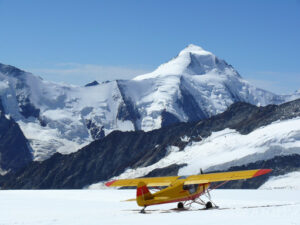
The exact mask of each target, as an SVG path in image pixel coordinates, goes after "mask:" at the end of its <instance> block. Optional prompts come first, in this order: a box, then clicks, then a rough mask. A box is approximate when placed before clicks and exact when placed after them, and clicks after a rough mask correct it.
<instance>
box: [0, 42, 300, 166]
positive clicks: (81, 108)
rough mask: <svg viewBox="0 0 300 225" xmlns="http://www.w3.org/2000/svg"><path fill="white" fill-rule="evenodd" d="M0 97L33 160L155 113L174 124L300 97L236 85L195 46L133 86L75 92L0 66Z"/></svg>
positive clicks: (147, 121)
mask: <svg viewBox="0 0 300 225" xmlns="http://www.w3.org/2000/svg"><path fill="white" fill-rule="evenodd" d="M0 95H1V99H2V102H3V105H4V108H5V111H6V114H9V115H11V116H12V117H13V118H14V119H15V120H16V121H17V122H18V124H19V125H20V127H21V129H22V131H23V132H24V134H25V136H26V137H27V138H28V139H29V141H30V144H31V147H32V149H33V155H34V159H35V160H44V159H46V158H48V157H50V156H51V155H52V154H54V153H55V152H56V151H58V152H60V153H70V152H74V151H76V150H78V149H79V148H81V147H82V146H84V145H86V144H88V143H90V142H91V141H92V140H93V139H95V138H96V139H97V138H99V137H101V135H102V133H103V135H107V134H109V133H110V132H112V131H113V130H123V131H130V130H136V129H138V130H144V131H150V130H153V129H157V128H160V127H161V124H162V120H163V118H162V112H163V111H166V112H168V113H171V114H172V115H173V116H175V117H176V118H177V119H178V121H190V120H199V119H203V118H207V117H210V116H212V115H215V114H217V113H221V112H223V111H225V110H226V109H227V107H228V106H229V105H231V104H232V103H234V102H236V101H243V102H248V103H251V104H254V105H262V106H263V105H267V104H280V103H283V102H285V101H287V100H293V99H296V98H299V97H300V92H295V93H294V94H293V95H289V96H279V95H276V94H273V93H270V92H268V91H265V90H262V89H259V88H256V87H254V86H253V85H251V84H249V83H248V82H247V81H245V80H243V79H242V78H241V76H240V75H239V74H238V72H237V71H236V70H235V69H234V68H233V67H232V66H231V65H229V64H227V63H226V62H225V61H224V60H221V59H219V58H217V57H216V56H215V55H213V54H212V53H210V52H208V51H205V50H203V49H202V48H201V47H199V46H195V45H189V46H188V47H186V48H185V49H184V50H182V51H181V52H180V53H179V55H178V56H177V57H175V58H173V59H172V60H170V61H169V62H167V63H165V64H162V65H161V66H159V67H158V68H157V69H156V70H155V71H153V72H152V73H149V74H145V75H140V76H137V77H135V78H134V79H132V80H122V81H111V82H105V83H101V84H99V85H95V86H89V87H78V86H73V85H65V84H57V83H53V82H49V81H44V80H42V79H41V78H40V77H37V76H34V75H33V74H30V73H27V72H24V71H21V70H18V69H16V68H14V67H11V66H6V65H3V64H0Z"/></svg>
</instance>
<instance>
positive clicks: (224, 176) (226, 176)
mask: <svg viewBox="0 0 300 225" xmlns="http://www.w3.org/2000/svg"><path fill="white" fill-rule="evenodd" d="M271 171H272V170H271V169H258V170H243V171H234V172H224V173H208V174H201V175H192V176H189V177H187V178H186V180H185V181H184V184H185V185H186V184H205V183H211V182H218V181H227V180H228V181H229V180H241V179H249V178H253V177H257V176H260V175H263V174H266V173H269V172H271Z"/></svg>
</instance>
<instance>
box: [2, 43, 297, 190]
mask: <svg viewBox="0 0 300 225" xmlns="http://www.w3.org/2000/svg"><path fill="white" fill-rule="evenodd" d="M299 98H300V92H299V91H298V92H295V93H294V94H291V95H277V94H273V93H271V92H268V91H266V90H262V89H259V88H256V87H254V86H253V85H251V84H250V83H248V82H247V81H245V80H243V79H242V77H241V76H240V75H239V73H238V72H237V71H236V70H235V69H234V68H233V67H232V66H231V65H229V64H228V63H226V62H225V61H224V60H221V59H219V58H217V57H216V56H215V55H213V54H212V53H210V52H208V51H205V50H204V49H202V48H201V47H198V46H195V45H189V46H187V47H186V48H185V49H183V50H182V51H181V52H180V53H179V54H178V56H176V57H175V58H173V59H171V60H170V61H169V62H167V63H165V64H162V65H161V66H159V67H158V68H157V69H156V70H155V71H153V72H152V73H149V74H144V75H140V76H137V77H135V78H134V79H132V80H116V81H108V82H103V83H100V82H97V81H94V82H91V83H89V84H87V85H85V86H84V87H79V86H73V85H62V84H57V83H53V82H49V81H44V80H43V79H41V78H40V77H37V76H35V75H33V74H31V73H28V72H25V71H22V70H20V69H18V68H15V67H13V66H9V65H4V64H0V187H1V188H25V189H26V188H29V189H32V188H42V189H45V188H46V189H47V188H84V187H90V188H98V187H102V182H103V181H106V180H108V179H112V178H127V177H137V176H159V175H177V174H187V175H188V174H195V173H198V172H199V170H200V168H201V169H203V170H204V171H205V172H212V171H226V170H237V169H246V168H256V167H257V168H258V167H259V168H263V167H265V168H274V169H275V171H274V172H273V173H272V174H270V175H268V176H264V177H262V178H259V179H257V180H256V181H253V180H250V181H247V182H244V181H240V182H235V183H234V182H233V183H231V184H228V185H227V186H225V187H238V188H257V187H259V186H260V185H261V184H263V183H264V182H265V181H266V180H267V179H268V177H269V176H272V175H273V176H274V175H276V176H278V175H284V174H287V173H289V172H293V171H297V170H299V168H300V163H299V162H300V161H299V158H300V156H299V155H300V119H299V116H300V100H299ZM295 99H298V100H295ZM1 175H2V176H1ZM291 176H292V175H291ZM268 185H270V184H268Z"/></svg>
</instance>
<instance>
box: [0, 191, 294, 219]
mask: <svg viewBox="0 0 300 225" xmlns="http://www.w3.org/2000/svg"><path fill="white" fill-rule="evenodd" d="M135 194H136V192H135V190H30V191H25V190H21V191H1V192H0V199H1V204H0V215H1V216H0V224H1V225H11V224H22V225H27V224H28V225H45V224H47V225H52V224H53V225H54V224H55V225H56V224H57V225H60V224H62V225H69V224H70V225H80V224H82V225H86V224H89V225H94V224H97V225H99V224H103V225H109V224H113V225H118V224H120V225H123V224H130V225H135V224H137V225H140V224H141V223H142V224H145V225H147V224H149V225H153V224H174V225H177V224H178V225H182V224H223V225H227V224H228V225H234V224H237V225H240V224H243V225H253V224H256V225H260V224H263V225H266V224H272V225H283V224H284V225H292V224H293V225H296V224H300V193H299V191H291V190H215V191H213V192H212V193H211V194H212V198H213V201H214V202H215V203H216V204H217V205H219V207H220V209H213V210H198V209H200V208H202V207H201V206H199V205H195V204H194V205H193V207H192V210H191V211H182V212H178V211H173V210H170V209H172V208H175V207H176V203H171V204H165V205H157V206H150V207H148V208H147V209H146V211H147V213H146V214H140V213H139V210H140V209H141V208H140V207H138V206H137V204H136V203H135V202H121V200H125V199H128V198H133V197H134V196H135Z"/></svg>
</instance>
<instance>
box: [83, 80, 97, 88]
mask: <svg viewBox="0 0 300 225" xmlns="http://www.w3.org/2000/svg"><path fill="white" fill-rule="evenodd" d="M98 84H99V83H98V81H96V80H94V81H93V82H91V83H88V84H86V85H84V86H85V87H91V86H96V85H98Z"/></svg>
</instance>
